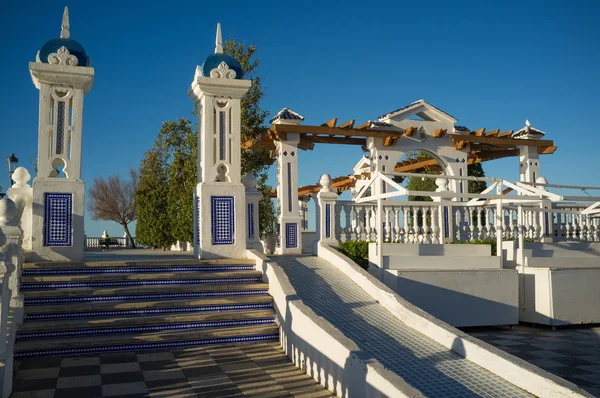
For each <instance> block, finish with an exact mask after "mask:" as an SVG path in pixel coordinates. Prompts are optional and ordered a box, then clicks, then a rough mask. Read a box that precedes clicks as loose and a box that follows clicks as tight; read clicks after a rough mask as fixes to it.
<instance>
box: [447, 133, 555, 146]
mask: <svg viewBox="0 0 600 398" xmlns="http://www.w3.org/2000/svg"><path fill="white" fill-rule="evenodd" d="M451 137H452V140H454V142H460V141H466V142H478V143H480V144H490V145H494V146H498V147H515V146H521V145H523V146H536V147H547V146H552V145H554V143H553V142H552V140H521V139H515V138H500V137H479V136H474V135H458V134H455V135H451Z"/></svg>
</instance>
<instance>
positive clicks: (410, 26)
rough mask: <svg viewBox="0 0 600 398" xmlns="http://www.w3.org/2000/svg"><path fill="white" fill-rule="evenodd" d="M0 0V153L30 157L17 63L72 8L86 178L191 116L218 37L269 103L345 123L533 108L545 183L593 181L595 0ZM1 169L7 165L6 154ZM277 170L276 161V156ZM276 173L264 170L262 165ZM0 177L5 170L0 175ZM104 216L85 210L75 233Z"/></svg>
mask: <svg viewBox="0 0 600 398" xmlns="http://www.w3.org/2000/svg"><path fill="white" fill-rule="evenodd" d="M221 4H223V3H218V2H217V3H215V5H213V4H212V3H210V2H182V1H170V2H148V1H120V2H116V1H103V2H97V1H95V2H91V1H66V2H65V1H64V0H63V1H53V0H49V1H44V2H41V1H35V2H17V1H14V0H3V1H2V13H0V27H1V28H0V29H1V32H2V40H1V41H0V52H1V53H2V54H3V56H2V62H0V76H2V78H3V79H4V81H3V84H2V85H3V95H2V96H0V120H2V125H1V127H0V134H1V137H2V140H1V142H2V145H0V147H1V151H0V158H2V159H3V158H4V157H6V156H8V155H9V154H10V153H11V152H14V153H15V154H16V155H17V156H18V157H19V159H20V160H21V162H20V165H23V166H26V167H28V168H31V167H30V166H31V161H30V159H31V158H32V157H33V156H34V154H35V153H36V151H37V122H38V120H37V117H38V113H37V111H38V91H37V90H36V89H35V87H34V86H33V84H32V82H31V78H30V75H29V71H28V62H30V61H34V60H35V54H36V52H37V51H38V49H39V48H40V47H41V46H42V45H43V44H44V42H45V41H46V40H48V39H51V38H54V37H58V35H59V33H60V23H61V17H62V10H63V7H64V6H65V5H67V6H69V13H70V16H71V37H72V38H73V39H75V40H77V41H79V42H80V43H81V44H83V46H84V47H85V49H86V52H87V53H88V55H89V56H90V58H91V61H92V66H93V67H94V68H95V74H96V77H95V82H94V88H93V89H92V91H91V92H90V93H89V94H88V95H87V96H86V99H85V103H84V108H85V111H84V112H85V113H84V137H83V179H84V181H85V182H86V187H87V188H89V187H91V185H92V183H93V181H94V178H97V177H106V176H107V175H110V174H115V173H117V174H123V175H125V174H126V172H127V169H128V168H129V167H130V166H131V167H134V168H138V167H139V164H140V161H141V159H142V157H143V155H144V152H145V151H146V150H147V149H149V148H150V146H151V145H152V142H153V140H154V139H155V138H156V135H157V133H158V131H159V129H160V126H161V123H162V121H163V120H172V119H176V118H179V117H182V116H184V117H190V118H191V117H192V115H191V109H192V105H191V101H190V100H189V98H188V97H187V94H186V92H187V88H188V87H189V85H190V83H191V81H192V78H193V75H194V70H195V67H196V65H198V64H201V63H202V62H203V61H204V59H205V58H206V56H207V55H208V54H210V53H211V52H213V50H214V35H215V26H216V23H217V22H221V24H222V27H223V35H224V36H225V37H227V36H229V35H231V34H234V35H235V38H236V39H237V40H238V41H242V42H244V43H245V44H254V45H256V46H257V47H258V58H259V59H260V63H261V65H260V68H259V70H258V73H259V74H260V75H261V76H262V77H263V78H264V84H265V86H266V90H267V91H266V92H267V96H266V98H265V100H264V102H263V107H264V108H265V109H267V110H268V111H270V112H271V114H272V115H273V114H275V113H276V112H277V111H279V110H280V109H281V108H283V107H289V108H291V109H293V110H295V111H297V112H299V113H300V114H302V115H304V116H305V117H306V119H305V124H321V123H323V122H325V121H327V120H329V119H331V118H333V117H338V118H339V120H340V121H342V120H344V121H345V120H349V119H356V121H357V123H363V122H365V121H367V120H373V119H376V118H377V117H378V116H379V115H381V114H383V113H386V112H388V111H390V110H393V109H396V108H399V107H401V106H403V105H406V104H408V103H410V102H412V101H415V100H418V99H421V98H423V99H425V100H426V101H428V102H430V103H432V104H434V105H435V106H437V107H439V108H441V109H443V110H445V111H446V112H448V113H450V114H451V115H453V116H454V117H456V118H457V119H459V123H458V124H461V125H467V126H469V127H470V128H472V129H478V128H481V127H485V128H487V129H488V130H493V129H496V128H500V129H501V130H509V129H514V130H517V129H519V128H521V127H522V126H523V125H524V122H525V119H529V120H530V121H531V123H532V125H533V126H534V127H537V128H539V129H541V130H543V131H545V132H546V133H547V136H546V138H547V139H552V140H554V143H555V145H557V146H558V151H557V152H556V153H555V154H554V155H550V156H544V157H543V158H542V163H541V166H542V168H541V175H543V176H545V177H546V178H547V179H548V181H549V182H551V183H564V184H576V185H583V184H586V185H600V156H599V152H598V148H599V147H600V145H599V144H600V138H599V135H598V134H599V132H598V131H597V128H598V123H597V116H598V115H599V114H600V110H599V109H600V100H598V93H600V78H599V76H598V65H600V24H598V22H597V21H598V20H599V19H600V2H598V1H595V0H575V1H570V2H568V1H555V0H546V1H527V0H521V1H512V0H511V1H507V0H505V1H454V2H448V1H434V0H431V1H428V2H400V1H390V2H376V1H372V2H361V3H356V5H351V4H353V3H351V2H347V1H303V2H282V1H277V2H275V1H273V2H270V1H254V2H241V1H230V2H228V3H227V6H222V5H221ZM300 155H301V156H300V158H299V159H300V167H301V174H300V184H301V185H305V184H312V183H315V182H316V181H318V179H319V176H320V175H321V174H322V173H329V174H331V175H332V176H338V175H345V174H349V173H350V172H351V169H352V166H353V165H354V164H355V163H356V162H357V161H358V160H359V158H360V156H361V155H362V153H361V151H360V149H358V148H356V147H333V146H330V145H321V146H317V147H316V149H315V150H314V151H312V152H302V153H301V154H300ZM3 167H4V166H3ZM273 169H274V167H273ZM484 169H485V171H486V174H487V175H488V176H495V177H504V178H507V179H509V180H516V179H517V178H518V161H517V160H516V159H514V158H510V159H503V160H499V161H493V162H488V163H485V164H484ZM272 183H274V178H272ZM0 185H2V186H3V187H5V188H6V186H7V185H8V177H7V176H4V177H2V174H1V173H0ZM104 229H107V230H108V232H109V233H111V235H113V236H120V235H122V230H121V227H120V226H118V225H117V224H116V223H110V222H108V223H106V222H94V221H91V219H90V218H89V215H87V216H86V233H87V234H88V235H89V236H97V235H99V234H101V232H102V230H104Z"/></svg>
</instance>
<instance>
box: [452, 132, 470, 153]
mask: <svg viewBox="0 0 600 398" xmlns="http://www.w3.org/2000/svg"><path fill="white" fill-rule="evenodd" d="M461 137H465V136H464V135H463V136H461ZM453 139H454V138H453ZM466 146H467V141H455V142H454V149H459V150H460V149H465V148H466Z"/></svg>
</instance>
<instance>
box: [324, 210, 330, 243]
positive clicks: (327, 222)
mask: <svg viewBox="0 0 600 398" xmlns="http://www.w3.org/2000/svg"><path fill="white" fill-rule="evenodd" d="M325 237H326V238H331V204H330V203H327V204H326V205H325Z"/></svg>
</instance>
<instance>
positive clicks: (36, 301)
mask: <svg viewBox="0 0 600 398" xmlns="http://www.w3.org/2000/svg"><path fill="white" fill-rule="evenodd" d="M265 294H268V290H235V291H227V290H224V291H217V292H188V293H154V294H123V295H118V296H85V297H49V298H26V299H25V305H41V304H65V303H92V302H104V301H131V300H132V301H139V300H157V299H180V298H198V297H227V296H249V295H265Z"/></svg>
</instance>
